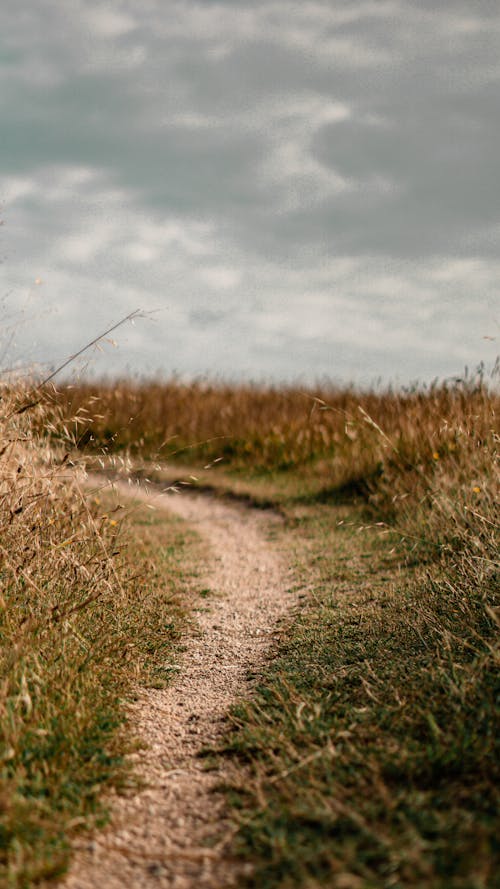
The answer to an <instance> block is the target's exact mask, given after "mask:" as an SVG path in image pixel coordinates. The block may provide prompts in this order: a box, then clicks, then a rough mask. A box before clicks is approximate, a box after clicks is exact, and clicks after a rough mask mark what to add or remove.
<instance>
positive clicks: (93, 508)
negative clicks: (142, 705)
mask: <svg viewBox="0 0 500 889" xmlns="http://www.w3.org/2000/svg"><path fill="white" fill-rule="evenodd" d="M30 400H32V399H30V398H29V392H27V391H26V390H23V388H22V387H21V388H20V387H16V389H15V390H9V389H8V388H4V389H3V391H2V393H1V402H0V409H1V414H2V418H1V443H2V447H1V450H2V454H1V457H0V526H1V528H2V532H1V537H0V540H1V543H0V592H1V600H0V606H1V609H0V638H1V649H0V710H1V723H0V885H2V886H6V887H16V889H17V887H27V886H32V885H35V884H37V883H39V882H40V881H42V882H43V881H46V880H48V879H50V878H53V877H56V876H57V875H59V874H61V873H63V872H64V870H65V868H66V866H67V863H68V857H69V842H70V839H71V836H72V835H73V834H74V833H75V831H76V830H83V829H87V828H90V827H91V826H92V825H93V824H95V823H102V822H103V821H104V820H105V818H106V812H105V807H104V805H103V793H104V791H105V789H106V788H109V787H111V786H114V787H115V788H118V789H121V790H125V789H126V788H127V787H128V786H129V785H130V784H131V782H133V776H132V775H131V773H130V769H129V767H128V766H127V764H126V761H125V759H124V755H125V753H126V752H127V751H128V750H130V749H131V746H132V745H133V744H134V743H135V740H134V738H133V737H131V736H130V729H128V728H127V724H126V712H127V706H126V704H127V700H130V698H131V696H133V695H134V694H135V693H136V692H135V690H136V688H137V685H138V683H141V684H152V685H155V686H158V685H160V686H161V685H164V684H165V682H167V681H168V679H169V676H170V673H169V667H168V664H169V663H170V662H171V661H172V653H173V652H174V650H175V648H176V646H178V644H179V642H178V640H179V632H180V629H181V628H182V626H183V623H184V622H185V620H186V611H185V609H186V606H187V604H188V601H189V590H190V589H191V587H192V585H193V583H194V579H193V577H190V576H189V573H187V572H186V571H185V568H184V565H185V563H186V562H189V561H192V562H194V561H195V554H196V553H197V547H198V543H197V541H196V539H195V535H193V533H192V532H189V531H186V529H185V528H184V527H183V526H182V525H181V523H179V521H178V520H173V519H171V520H167V519H166V518H165V517H163V516H162V518H161V521H160V520H159V519H158V518H157V517H155V514H152V513H150V512H149V511H148V510H145V509H144V508H140V509H139V508H133V509H130V508H129V509H126V510H124V509H123V507H122V505H121V504H120V503H119V502H118V500H117V497H116V495H113V494H112V493H106V492H101V491H94V492H91V493H88V492H87V490H85V489H84V484H83V475H82V471H81V470H79V469H78V467H77V466H76V465H71V464H72V460H70V459H68V454H67V452H65V451H63V450H61V448H54V447H53V446H52V447H50V448H48V447H47V440H46V438H40V435H39V433H38V432H37V431H36V429H38V430H39V429H40V427H42V428H44V424H45V425H46V423H47V422H48V421H47V416H46V414H45V413H44V412H45V408H44V406H43V405H39V406H34V407H32V408H31V409H30V410H23V408H24V406H25V405H26V403H28V402H29V401H30ZM53 419H54V418H53V417H52V420H53ZM181 562H182V569H181Z"/></svg>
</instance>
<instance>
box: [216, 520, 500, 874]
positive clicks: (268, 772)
mask: <svg viewBox="0 0 500 889" xmlns="http://www.w3.org/2000/svg"><path fill="white" fill-rule="evenodd" d="M292 518H293V521H292V522H291V525H292V530H290V527H289V528H288V529H287V530H286V531H285V535H286V539H287V540H288V546H289V548H291V549H292V552H294V553H295V561H296V569H297V572H298V575H299V577H300V576H302V578H303V580H304V581H308V582H310V581H311V579H312V580H313V581H314V588H313V590H312V591H311V593H310V595H309V597H308V599H307V604H305V605H304V607H303V608H302V610H301V613H300V614H299V616H298V618H297V619H296V620H295V623H294V624H293V626H292V627H291V628H290V631H289V633H288V635H287V637H286V638H285V639H284V641H282V643H281V645H280V648H279V651H278V652H277V657H276V658H275V659H273V661H272V665H271V667H270V668H269V669H268V670H267V672H266V674H265V676H264V677H263V680H262V681H261V683H260V685H259V687H258V689H257V692H256V697H255V699H254V700H253V701H252V702H250V703H247V704H246V705H240V706H239V707H236V708H234V709H233V714H232V723H233V729H232V732H231V733H230V736H229V739H228V746H227V749H226V751H225V755H226V756H231V757H232V758H233V759H235V761H236V762H237V763H240V764H241V766H242V767H244V771H243V772H242V775H244V778H242V783H241V785H238V783H237V782H236V783H235V784H234V785H233V786H232V787H231V788H230V790H229V791H228V799H229V801H230V803H231V805H232V807H233V811H234V816H235V819H236V821H237V823H238V824H239V832H238V835H237V843H236V850H237V852H238V854H239V855H241V856H242V857H243V858H244V859H245V860H247V861H249V862H252V864H253V865H254V868H255V870H254V873H253V876H252V877H251V878H249V879H248V881H247V884H248V885H249V886H252V887H259V889H278V887H279V889H285V887H292V886H293V887H295V886H306V887H332V889H335V887H338V886H346V887H363V889H364V887H366V889H368V887H399V886H401V887H406V886H408V887H417V886H418V887H424V886H425V887H433V889H434V887H439V889H448V887H457V889H465V887H470V889H480V887H481V889H486V887H490V886H493V885H494V880H495V879H496V877H495V875H496V874H497V873H498V866H499V864H500V860H499V848H498V844H497V835H498V803H499V795H498V786H499V778H500V774H499V770H498V762H499V761H500V758H499V753H500V750H499V749H498V746H499V745H498V700H499V694H500V688H499V684H498V672H497V666H498V665H497V661H496V654H495V650H494V648H493V647H492V646H494V644H495V639H496V634H495V630H496V628H495V623H494V620H493V619H492V618H491V617H489V616H488V611H487V610H485V598H486V596H488V599H489V601H490V602H494V601H497V599H496V596H497V594H498V589H496V590H495V588H494V585H493V586H492V578H491V576H488V583H487V585H486V586H483V587H480V588H477V587H476V589H475V590H474V588H473V587H472V586H471V585H470V584H469V586H468V587H467V589H465V588H464V585H463V576H462V575H460V572H459V570H458V567H457V568H456V569H455V572H454V573H453V572H452V569H451V566H449V565H448V567H447V569H446V570H442V571H441V572H440V571H439V570H438V569H437V568H435V569H434V570H433V573H432V575H431V574H429V572H428V571H427V570H423V569H420V570H419V571H416V570H415V569H411V568H408V567H405V563H404V553H403V551H402V550H401V548H399V550H397V551H396V553H393V554H392V555H391V554H390V550H391V548H392V545H394V544H395V543H397V541H398V540H399V535H398V536H396V535H393V539H392V540H390V539H389V538H388V537H387V536H384V537H381V536H380V531H379V530H378V529H375V528H368V529H366V528H365V530H364V531H362V532H361V533H360V532H359V527H360V513H358V514H355V513H352V510H351V514H349V513H347V512H346V511H345V510H344V511H341V510H340V509H339V508H336V509H328V508H326V507H322V508H318V507H315V508H310V509H307V510H305V509H304V508H302V509H301V512H300V515H295V516H292ZM391 562H392V565H391ZM367 568H368V570H367ZM461 581H462V582H461Z"/></svg>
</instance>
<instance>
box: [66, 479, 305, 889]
mask: <svg viewBox="0 0 500 889" xmlns="http://www.w3.org/2000/svg"><path fill="white" fill-rule="evenodd" d="M120 484H122V483H120ZM125 487H126V488H127V492H128V493H129V494H130V488H129V487H128V486H125ZM134 496H135V497H137V498H140V499H141V500H146V501H147V502H149V503H150V504H154V505H155V506H157V507H161V508H164V507H166V508H168V510H169V511H173V512H174V513H176V514H178V515H179V516H181V517H182V518H183V519H185V520H186V521H187V522H188V523H189V524H190V525H191V526H193V527H194V528H196V530H197V531H198V532H199V534H200V535H202V536H203V537H204V538H205V539H206V540H207V542H208V544H209V546H210V550H211V553H212V559H211V563H210V564H209V565H207V566H206V576H204V577H203V578H202V582H203V584H204V585H205V586H206V587H207V588H209V589H210V590H211V591H213V592H212V594H211V595H210V597H209V598H207V599H206V600H203V606H205V605H206V608H205V607H204V608H203V609H201V610H200V612H199V613H198V614H197V615H196V624H197V625H196V626H195V627H194V629H192V630H191V631H190V634H189V637H188V638H186V639H185V640H184V643H185V646H186V651H185V654H184V655H183V656H182V661H181V663H180V664H179V673H178V677H177V679H176V680H175V681H174V682H173V683H172V684H171V685H170V686H169V687H168V688H167V689H162V690H155V689H143V690H140V692H139V695H138V700H137V703H135V704H134V705H133V706H132V710H131V715H130V719H131V724H132V726H133V729H134V731H135V733H136V734H137V735H138V736H139V737H140V738H141V739H142V740H143V741H144V742H145V745H146V746H145V748H144V749H142V750H141V751H140V752H139V753H136V754H134V759H135V760H136V762H135V771H136V773H138V774H139V776H140V778H141V779H142V781H143V782H144V786H143V789H141V790H140V791H139V792H136V793H135V794H134V795H132V796H129V797H123V796H116V797H114V798H113V799H112V800H111V801H110V806H111V813H112V817H111V822H110V824H109V826H108V827H107V828H106V829H105V830H104V831H102V832H101V833H98V834H96V835H95V837H94V838H93V839H92V840H91V841H90V842H89V840H88V838H86V839H85V840H84V841H80V845H79V846H78V847H77V848H76V850H75V854H74V858H73V861H72V866H71V869H70V871H69V874H68V875H67V877H66V878H65V880H64V882H63V883H62V884H61V889H100V887H103V889H123V887H127V889H145V887H148V889H149V887H151V889H153V887H154V889H159V887H173V889H195V887H196V889H198V887H200V889H201V887H204V889H224V887H232V886H237V885H239V884H240V883H241V879H242V876H243V873H244V872H245V866H244V865H243V864H241V863H239V862H238V861H237V860H236V859H234V857H231V840H232V837H233V836H234V824H233V823H232V822H231V820H230V817H229V814H228V812H227V810H226V805H225V797H224V795H223V793H222V792H221V791H220V789H219V788H220V785H221V784H223V783H224V782H225V781H226V782H227V780H229V779H230V777H231V772H230V769H231V767H230V766H229V765H228V764H224V762H223V763H222V764H218V765H217V766H216V767H215V768H214V769H212V770H207V765H206V760H205V759H204V758H203V757H201V756H200V753H201V752H202V751H203V750H204V749H205V748H207V747H208V748H210V747H213V746H217V745H218V744H221V743H222V742H223V738H224V733H225V731H227V713H228V710H229V708H230V707H231V705H232V704H233V703H235V702H236V701H238V700H239V699H241V698H248V697H249V696H251V689H252V681H253V680H252V678H251V677H252V676H254V677H255V675H256V673H257V674H258V671H259V667H261V666H262V664H263V663H265V661H266V659H267V658H268V657H269V652H270V649H271V648H272V646H273V642H274V640H276V639H277V638H278V637H279V632H280V624H281V623H282V621H283V619H284V617H285V616H286V615H287V614H289V612H290V609H291V608H292V607H293V606H294V604H295V603H296V593H292V592H290V586H291V578H290V574H289V571H288V569H287V566H286V563H285V560H284V558H283V555H282V554H281V553H280V552H279V550H278V548H277V546H276V544H273V543H272V541H271V540H270V537H271V536H272V535H271V534H270V531H271V529H272V527H273V525H275V524H276V523H279V522H281V521H282V519H281V518H280V517H279V516H278V515H276V514H273V513H271V512H269V511H266V512H263V511H262V510H260V511H259V510H256V509H250V508H248V507H245V506H240V505H235V504H231V505H228V504H227V503H224V502H221V501H220V500H217V499H216V498H214V497H210V496H208V495H206V494H205V495H203V494H193V493H188V492H187V491H183V492H182V493H177V494H170V495H169V494H158V493H157V492H155V491H154V490H152V489H150V490H147V489H145V488H143V487H141V488H136V489H135V490H134ZM220 759H221V758H220V757H219V758H218V759H217V762H219V760H220ZM246 867H247V869H248V865H247V866H246Z"/></svg>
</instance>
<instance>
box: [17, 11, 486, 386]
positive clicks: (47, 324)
mask: <svg viewBox="0 0 500 889" xmlns="http://www.w3.org/2000/svg"><path fill="white" fill-rule="evenodd" d="M3 17H4V24H3V28H2V38H1V39H2V55H1V61H0V66H1V68H2V74H3V76H4V81H5V85H6V88H5V89H4V91H3V93H2V97H1V98H0V108H1V114H2V121H3V140H2V148H1V151H2V170H3V178H2V180H1V181H0V200H1V201H2V208H3V209H2V215H3V217H4V219H5V225H4V227H3V229H2V255H3V256H4V257H5V262H4V264H3V266H1V267H0V275H1V278H2V281H3V284H2V286H3V292H5V293H6V292H7V291H9V290H10V289H12V288H14V294H15V295H16V298H17V299H19V301H20V303H22V302H23V300H24V296H23V295H22V294H25V293H26V291H29V288H30V287H31V282H32V281H33V280H34V278H35V277H41V278H42V279H43V280H44V285H43V288H40V289H43V299H42V297H41V295H39V294H38V295H37V296H36V299H35V296H32V297H30V298H29V305H30V306H32V304H33V302H34V301H35V302H36V300H38V302H39V303H41V302H43V304H44V310H43V311H44V314H43V318H40V321H39V322H37V324H36V328H37V329H36V332H34V333H33V334H32V335H31V334H30V336H31V339H30V338H29V337H27V335H25V333H24V332H23V333H22V335H20V336H19V337H18V353H19V354H21V352H22V350H23V349H24V350H25V351H29V354H30V355H33V356H34V357H36V358H37V359H39V360H49V361H51V360H52V359H53V358H54V359H55V356H56V355H58V354H62V353H66V352H67V351H68V350H69V351H71V349H72V348H73V346H76V345H77V344H78V343H79V342H80V340H81V338H82V332H83V331H89V333H90V332H94V330H95V329H96V327H98V326H99V325H101V324H103V325H105V323H107V322H108V320H110V319H111V320H113V319H115V318H116V317H119V316H121V315H122V314H125V313H126V311H128V310H130V309H132V308H136V307H137V306H142V307H144V308H145V309H156V308H161V309H163V310H164V311H163V314H161V313H160V314H159V315H158V316H157V317H158V321H157V322H156V323H155V325H150V327H148V329H147V333H142V332H141V330H140V329H139V328H136V329H135V330H134V333H133V336H132V334H130V336H129V335H128V334H127V336H126V337H125V334H123V336H124V342H125V341H126V343H127V345H126V349H124V350H123V351H120V350H118V352H116V353H113V356H111V357H110V356H109V355H106V361H109V362H110V364H109V366H110V367H115V368H123V367H125V366H127V364H128V365H129V366H136V367H138V368H142V369H145V368H149V369H151V368H152V367H153V368H154V367H157V366H163V367H164V368H166V369H172V368H173V367H177V368H179V369H181V370H182V371H183V372H185V373H189V372H193V373H194V372H196V373H200V372H202V371H203V369H204V368H203V366H202V365H203V362H204V361H205V362H207V367H208V365H209V369H210V370H212V371H213V370H214V368H215V369H218V370H220V371H221V372H222V371H223V372H224V373H234V374H237V373H241V374H247V375H248V374H250V375H258V374H259V373H262V374H274V375H276V376H279V377H287V376H290V375H294V374H296V373H299V372H302V373H303V374H304V375H306V376H309V377H310V378H312V377H314V375H317V374H320V373H327V372H328V371H329V368H330V369H332V368H333V369H332V371H331V372H335V373H336V374H339V375H342V374H344V375H346V376H349V377H352V376H356V375H358V376H360V377H361V376H362V377H363V378H365V377H366V376H367V375H369V374H370V373H384V374H388V375H394V374H402V375H403V376H404V375H405V374H406V375H410V376H416V375H418V374H419V372H420V374H421V375H423V376H429V375H433V374H434V373H440V372H443V373H448V372H451V371H452V368H454V369H455V370H460V366H461V365H462V364H463V363H465V361H468V362H472V361H473V360H474V356H477V358H478V359H479V358H481V357H483V351H482V350H483V349H484V348H486V347H485V346H484V344H483V343H482V342H481V336H482V335H483V334H489V333H490V330H491V329H492V328H494V325H495V323H496V322H495V317H494V304H495V299H496V294H497V291H496V286H497V285H496V275H497V274H498V270H499V269H498V263H499V261H500V260H499V256H498V231H499V230H500V218H499V210H498V207H499V206H500V202H499V198H500V195H499V192H498V188H499V186H498V182H499V177H498V170H497V164H498V161H497V155H498V143H499V128H500V122H499V120H498V115H497V113H496V105H497V92H498V77H499V73H500V71H499V68H500V65H499V62H498V58H499V53H498V50H499V48H500V47H499V44H500V20H499V18H498V15H497V14H496V13H495V9H494V6H493V5H492V4H491V3H489V2H487V0H480V2H478V3H477V4H474V7H471V6H470V4H466V3H463V2H461V0H451V2H450V3H448V4H446V6H444V5H442V6H439V5H437V6H436V4H433V3H430V2H428V3H427V2H420V0H419V2H416V0H415V2H409V0H406V2H403V0H387V2H386V0H382V2H375V0H372V2H370V0H366V2H354V3H353V2H342V0H339V2H336V3H335V4H332V3H330V2H326V0H325V2H322V0H311V2H305V3H303V4H296V3H291V2H288V0H271V2H256V3H247V2H236V3H235V2H231V3H229V2H220V0H218V2H204V3H201V2H194V0H173V2H172V3H170V4H168V8H167V7H166V6H165V4H164V3H163V2H160V0H141V2H140V3H139V0H122V2H120V3H114V4H108V5H107V6H106V8H104V7H103V6H102V4H101V3H98V2H96V0H85V2H83V0H71V2H69V3H67V4H60V3H59V2H57V0H37V2H36V3H35V2H34V0H31V2H28V3H25V4H24V5H23V9H22V10H21V11H20V10H19V6H18V4H14V2H13V0H12V2H10V0H9V2H7V4H6V8H5V10H4V16H3ZM37 317H38V316H37ZM161 319H163V320H161ZM24 330H25V328H24V327H23V331H24ZM127 337H128V339H127ZM315 344H316V345H315ZM488 348H489V347H488ZM492 348H493V346H492ZM131 362H132V364H130V363H131ZM97 366H98V367H100V366H101V365H100V364H99V363H98V364H97Z"/></svg>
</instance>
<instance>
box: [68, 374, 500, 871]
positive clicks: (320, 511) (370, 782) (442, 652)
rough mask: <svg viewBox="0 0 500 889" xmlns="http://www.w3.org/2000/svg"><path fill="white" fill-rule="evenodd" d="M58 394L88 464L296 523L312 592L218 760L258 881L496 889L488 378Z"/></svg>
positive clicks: (294, 542)
mask: <svg viewBox="0 0 500 889" xmlns="http://www.w3.org/2000/svg"><path fill="white" fill-rule="evenodd" d="M59 397H60V399H62V401H63V402H64V401H65V400H66V403H67V404H68V405H69V406H70V407H71V410H72V411H73V412H76V413H78V412H80V426H79V428H80V429H82V430H83V431H82V433H81V438H80V445H81V447H82V448H84V449H86V450H87V452H93V453H94V454H98V453H99V452H100V451H102V449H103V447H105V446H106V447H107V448H108V450H111V452H112V453H113V454H114V455H115V457H114V459H115V460H116V459H117V458H120V459H130V460H131V461H132V462H131V465H133V466H134V467H135V469H136V470H138V471H139V473H141V472H142V473H143V474H144V473H147V474H153V475H154V476H155V477H156V478H158V479H163V480H166V479H169V480H175V476H176V473H177V474H178V475H181V477H182V474H183V472H184V474H185V475H186V476H189V475H190V474H195V475H197V476H198V478H199V481H198V482H193V483H194V484H198V485H200V486H202V487H203V486H205V487H209V488H212V489H214V490H215V491H217V492H219V493H220V494H222V495H225V496H227V495H228V494H231V495H232V496H238V497H243V498H245V499H247V500H250V501H252V502H253V503H255V504H256V505H261V506H266V505H272V504H274V505H277V506H278V507H279V508H280V509H281V511H282V514H283V515H284V516H285V519H286V525H285V541H287V543H286V545H287V546H289V547H291V548H292V549H291V550H290V552H293V554H294V555H293V558H294V559H295V562H296V572H297V582H298V583H299V584H303V585H304V586H306V587H307V588H308V589H311V588H312V591H311V593H310V594H309V596H308V598H307V599H306V600H303V602H304V604H303V607H302V609H301V612H300V615H299V617H298V618H297V620H296V621H295V622H294V624H293V625H292V626H291V627H290V630H289V634H288V636H287V638H286V639H285V640H284V641H283V642H282V643H281V645H280V647H279V649H278V650H277V651H276V652H275V657H274V659H273V661H272V665H271V667H270V668H269V670H268V671H267V673H266V674H265V676H264V677H263V680H262V682H261V685H260V688H259V690H258V692H257V695H256V697H255V699H253V700H252V701H251V702H249V703H247V704H246V705H242V706H240V707H239V708H237V709H236V710H235V711H234V713H233V717H232V720H233V729H232V732H231V733H230V736H229V739H228V744H227V749H226V750H225V752H224V755H226V756H231V757H232V758H233V759H234V761H235V762H236V763H240V764H241V769H242V772H241V774H242V779H241V783H238V782H235V784H234V785H233V786H232V787H230V788H228V796H229V799H230V801H231V803H232V805H233V808H234V812H235V817H236V818H237V820H238V821H239V825H240V829H239V833H238V835H237V841H236V850H237V851H238V853H239V854H240V855H241V856H243V858H245V859H246V860H248V861H251V862H252V863H253V865H254V874H253V876H252V877H250V878H249V881H248V882H249V885H251V886H254V887H259V889H278V887H279V889H288V887H292V886H303V887H307V889H312V887H325V886H328V887H332V889H342V887H344V889H351V887H352V889H357V887H363V889H364V887H367V889H368V887H399V886H401V887H406V886H408V887H413V886H415V887H417V886H418V887H422V886H425V887H439V889H445V887H456V889H485V887H490V886H494V885H496V882H495V881H496V880H497V873H498V866H499V864H500V862H499V856H498V845H497V835H498V814H497V813H498V802H499V800H498V791H497V788H498V781H499V777H500V776H499V774H498V761H499V758H498V752H499V751H498V746H497V741H496V738H498V700H499V686H498V679H497V676H498V626H499V613H500V612H499V608H500V590H499V562H498V529H499V524H500V521H499V518H500V517H499V508H498V503H499V496H498V495H499V474H498V441H499V438H498V432H499V425H498V413H499V405H500V401H499V396H498V394H497V392H496V390H495V389H494V387H492V386H490V385H487V384H486V382H485V380H484V379H483V376H482V373H481V372H480V373H479V374H478V375H477V376H475V377H473V378H470V379H468V380H462V381H457V382H455V383H454V384H452V385H444V384H443V385H434V386H431V387H428V388H418V387H415V388H414V389H412V390H410V391H406V392H395V391H392V390H386V391H385V392H378V393H376V392H365V393H359V392H356V391H354V390H345V391H339V390H336V389H334V388H332V387H323V388H322V389H318V390H316V391H312V390H310V391H307V392H300V391H298V390H297V389H293V388H291V389H284V390H274V389H272V388H270V389H262V388H260V389H259V388H255V387H251V386H244V387H233V388H231V387H224V386H220V385H219V386H218V385H211V384H205V383H197V384H195V385H193V386H184V385H182V384H180V383H178V382H176V381H173V382H170V383H168V384H165V385H161V384H156V383H150V384H146V385H143V386H141V385H131V384H130V383H127V382H126V381H124V382H122V383H119V384H118V385H116V386H112V387H106V386H95V387H84V388H83V389H77V390H69V391H68V390H67V391H65V392H63V393H62V394H61V395H60V396H59ZM89 399H91V400H92V407H91V408H88V407H87V409H89V410H91V413H90V414H85V413H84V409H85V404H87V406H88V404H89ZM130 418H133V419H130ZM193 441H198V442H200V444H197V445H196V447H194V448H193V447H188V445H189V444H190V443H192V442H193ZM162 455H166V456H167V457H168V460H167V467H166V468H165V461H164V460H161V459H160V458H161V456H162ZM188 460H189V463H190V464H191V467H192V466H195V469H184V470H183V466H182V464H184V463H186V462H187V461H188ZM144 461H145V462H144ZM197 461H198V462H197ZM214 461H218V462H215V463H214ZM169 465H170V468H169ZM207 465H208V466H209V467H210V468H203V467H204V466H207Z"/></svg>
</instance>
